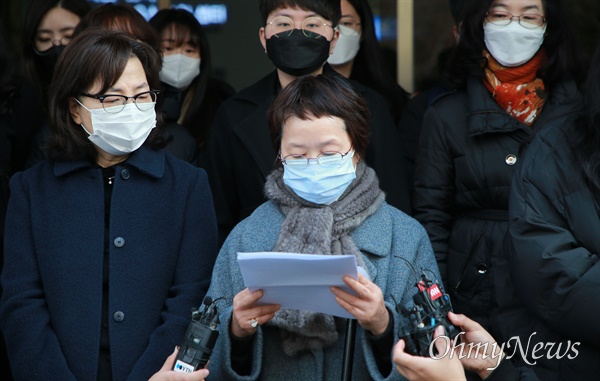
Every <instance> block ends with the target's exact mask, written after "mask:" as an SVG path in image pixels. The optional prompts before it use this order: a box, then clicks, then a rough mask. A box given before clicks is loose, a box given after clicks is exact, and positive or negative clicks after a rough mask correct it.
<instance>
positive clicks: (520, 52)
mask: <svg viewBox="0 0 600 381" xmlns="http://www.w3.org/2000/svg"><path fill="white" fill-rule="evenodd" d="M483 32H484V40H485V46H486V47H487V49H488V51H489V52H490V54H491V55H492V57H494V58H495V59H496V61H498V62H499V63H500V64H501V65H502V66H507V67H514V66H519V65H522V64H524V63H525V62H527V61H529V60H530V59H531V58H532V57H533V56H534V55H535V53H537V51H538V50H539V49H540V46H542V42H544V32H546V26H545V25H544V26H543V27H537V28H531V29H528V28H524V27H522V26H521V25H519V23H518V22H516V21H513V22H511V23H510V24H508V25H505V26H500V25H495V24H492V23H491V22H488V23H487V24H485V25H484V26H483Z"/></svg>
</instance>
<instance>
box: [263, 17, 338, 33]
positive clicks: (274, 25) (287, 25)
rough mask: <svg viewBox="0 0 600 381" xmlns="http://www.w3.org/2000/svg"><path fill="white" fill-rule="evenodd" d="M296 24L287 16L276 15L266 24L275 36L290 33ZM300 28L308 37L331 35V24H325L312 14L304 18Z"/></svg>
mask: <svg viewBox="0 0 600 381" xmlns="http://www.w3.org/2000/svg"><path fill="white" fill-rule="evenodd" d="M296 24H297V23H296V22H294V21H293V20H292V19H291V18H289V17H287V16H277V17H275V18H274V19H273V20H271V21H270V22H268V23H267V26H268V27H270V29H271V31H272V32H273V34H274V35H275V36H276V37H279V36H278V35H284V36H289V35H291V34H292V32H293V31H294V27H295V25H296ZM329 28H331V33H330V32H329V30H330V29H329ZM301 29H302V33H304V35H305V36H306V37H308V38H320V37H327V36H328V35H330V36H331V37H333V26H331V25H329V24H327V23H326V22H325V21H324V20H323V19H322V18H320V17H314V16H313V17H308V18H306V19H304V21H302V25H301Z"/></svg>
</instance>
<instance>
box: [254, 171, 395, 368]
mask: <svg viewBox="0 0 600 381" xmlns="http://www.w3.org/2000/svg"><path fill="white" fill-rule="evenodd" d="M265 194H266V195H267V197H268V198H269V199H270V200H271V201H273V202H274V203H275V204H277V205H278V206H279V208H280V209H281V211H282V212H283V214H284V215H285V220H284V221H283V223H282V225H281V230H280V233H279V238H278V239H277V243H276V244H275V247H274V249H273V251H279V252H288V253H301V254H331V255H340V254H354V255H355V256H356V262H357V264H358V265H359V266H362V267H364V262H363V260H362V256H361V253H360V250H358V248H357V247H356V245H355V244H354V240H352V238H351V237H350V233H351V232H352V231H353V230H354V229H355V228H356V227H358V226H360V224H361V223H362V222H363V221H364V220H365V219H367V217H369V216H371V215H372V214H374V213H375V212H376V211H377V210H378V209H379V207H380V206H381V204H382V203H383V201H384V199H385V195H384V193H383V192H382V191H381V189H379V181H378V180H377V176H376V175H375V171H373V170H372V169H371V168H369V167H367V166H366V164H365V163H364V162H362V161H361V162H359V163H358V165H357V167H356V179H354V181H353V182H352V183H351V184H350V186H348V189H346V191H345V192H344V194H342V196H341V197H340V199H339V200H337V201H336V202H334V203H332V204H331V205H317V204H313V203H311V202H309V201H306V200H304V199H302V198H301V197H299V196H298V195H296V194H295V193H294V191H293V190H291V189H290V188H289V187H288V186H286V185H285V184H284V182H283V169H282V168H279V169H277V170H275V171H273V172H272V173H271V174H270V175H269V176H268V177H267V182H266V185H265ZM267 324H268V325H270V326H275V327H278V328H280V330H281V336H282V339H283V349H284V351H285V353H286V354H287V355H289V356H293V355H295V354H297V353H299V352H301V351H304V350H311V349H319V348H323V347H325V346H328V345H331V344H333V343H335V342H336V341H337V339H338V331H337V329H336V321H335V319H334V317H333V316H330V315H325V314H322V313H316V312H311V311H304V310H295V309H282V310H280V311H278V312H277V313H276V314H275V317H274V318H273V319H271V321H269V322H268V323H267Z"/></svg>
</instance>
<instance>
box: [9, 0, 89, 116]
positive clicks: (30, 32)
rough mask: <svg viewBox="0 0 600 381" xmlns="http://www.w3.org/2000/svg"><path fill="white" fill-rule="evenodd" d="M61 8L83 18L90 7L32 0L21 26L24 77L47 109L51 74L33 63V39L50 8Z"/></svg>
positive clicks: (75, 0) (65, 0)
mask: <svg viewBox="0 0 600 381" xmlns="http://www.w3.org/2000/svg"><path fill="white" fill-rule="evenodd" d="M56 7H59V8H63V9H65V10H67V11H69V12H71V13H73V14H76V15H77V16H79V18H80V19H81V18H83V17H84V16H85V15H86V14H87V13H88V12H89V11H90V10H91V6H90V4H89V3H88V2H87V1H86V0H34V1H33V2H32V3H31V5H30V6H29V9H28V10H27V14H26V16H25V23H24V24H23V34H22V36H23V41H22V43H21V46H22V50H21V58H22V63H23V71H24V73H23V74H24V75H25V77H26V78H27V79H28V80H29V81H30V82H31V84H32V85H33V86H34V88H35V89H36V91H37V93H38V96H39V98H40V99H41V100H42V104H43V106H44V107H47V102H46V99H47V96H46V95H47V88H46V86H47V85H48V84H49V82H50V79H51V76H52V73H44V72H43V71H44V68H41V67H38V66H37V65H36V63H35V59H34V57H35V55H36V54H37V53H35V50H34V48H35V43H34V38H35V35H36V32H37V29H38V27H39V25H40V22H41V21H42V19H43V18H44V16H45V15H46V13H48V11H49V10H51V9H52V8H56Z"/></svg>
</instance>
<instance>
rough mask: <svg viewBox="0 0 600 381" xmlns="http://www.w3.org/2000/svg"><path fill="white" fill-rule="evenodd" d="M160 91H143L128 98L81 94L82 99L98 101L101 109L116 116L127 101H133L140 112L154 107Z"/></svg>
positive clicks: (111, 95)
mask: <svg viewBox="0 0 600 381" xmlns="http://www.w3.org/2000/svg"><path fill="white" fill-rule="evenodd" d="M159 92H160V91H158V90H150V91H144V92H143V93H139V94H136V95H133V96H131V97H128V96H126V95H117V94H105V95H92V94H85V93H82V94H81V95H83V96H84V97H88V98H94V99H98V100H99V101H100V103H102V108H103V109H104V111H106V112H108V113H111V114H116V113H119V112H121V111H123V109H124V108H125V105H126V104H127V101H129V100H130V99H133V103H135V106H136V107H137V108H138V110H140V111H147V110H149V109H151V108H152V107H154V103H156V97H157V95H158V93H159Z"/></svg>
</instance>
